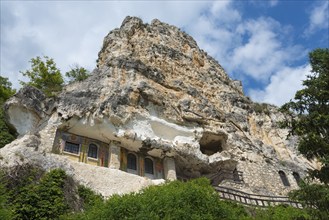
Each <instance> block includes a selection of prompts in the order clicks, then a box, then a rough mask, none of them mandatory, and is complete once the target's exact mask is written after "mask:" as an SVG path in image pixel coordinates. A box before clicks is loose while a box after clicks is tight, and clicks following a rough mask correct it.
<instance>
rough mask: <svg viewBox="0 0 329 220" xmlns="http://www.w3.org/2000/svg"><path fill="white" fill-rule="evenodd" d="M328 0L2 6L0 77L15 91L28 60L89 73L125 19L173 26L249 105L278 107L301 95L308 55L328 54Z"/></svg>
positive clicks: (8, 3) (3, 3) (20, 3)
mask: <svg viewBox="0 0 329 220" xmlns="http://www.w3.org/2000/svg"><path fill="white" fill-rule="evenodd" d="M328 8H329V1H326V0H320V1H312V0H305V1H301V0H285V1H283V0H282V1H280V0H267V1H266V0H263V1H258V0H249V1H247V0H244V1H230V0H227V1H226V0H222V1H155V2H154V1H121V2H119V1H3V0H2V1H1V39H0V40H1V45H0V46H1V47H0V52H1V57H0V58H1V59H0V64H1V65H0V74H1V76H4V77H8V78H9V79H10V81H11V82H12V83H13V85H14V87H15V88H19V87H20V85H19V83H18V80H23V81H24V80H26V79H24V77H23V76H22V75H21V74H20V73H19V71H21V70H26V69H28V68H29V66H30V64H29V60H30V59H31V58H32V57H36V56H42V55H47V56H50V57H52V58H54V60H55V62H56V63H57V66H58V67H59V68H60V69H61V71H62V73H63V74H64V73H65V72H66V71H67V70H69V68H70V66H72V65H73V64H79V65H81V66H84V67H86V68H87V69H89V70H93V69H94V68H95V64H96V62H95V61H96V59H97V54H98V51H99V50H100V48H101V46H102V42H103V38H104V37H105V36H106V34H107V33H108V32H109V31H110V30H112V29H114V28H116V27H120V25H121V22H122V21H123V19H124V18H125V17H126V16H127V15H130V16H138V17H140V18H142V19H143V21H144V22H147V23H150V22H151V21H152V19H154V18H158V19H159V20H161V21H163V22H166V23H169V24H172V25H175V26H178V27H180V28H181V29H183V30H184V31H186V32H187V33H188V34H190V35H191V36H192V37H193V38H194V39H195V40H196V41H197V43H198V45H199V47H200V48H201V49H203V50H205V51H206V52H207V53H208V54H210V55H211V56H213V57H214V58H215V59H216V60H218V62H219V63H220V64H221V65H222V66H223V67H224V69H225V70H226V71H227V73H228V74H229V76H230V77H231V78H233V79H238V80H241V81H242V84H243V86H244V91H245V94H246V95H248V96H250V97H251V98H252V99H253V100H254V101H258V102H267V103H271V104H275V105H281V104H283V103H285V102H287V101H289V100H290V99H292V98H293V96H294V94H295V92H296V91H297V90H298V89H301V88H302V80H303V79H305V76H306V75H307V74H308V73H309V71H310V66H309V64H308V53H309V52H310V51H311V50H313V49H315V48H324V47H329V27H328V26H329V24H328V20H329V11H328V10H329V9H328Z"/></svg>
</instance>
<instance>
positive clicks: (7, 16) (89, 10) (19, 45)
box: [0, 1, 210, 88]
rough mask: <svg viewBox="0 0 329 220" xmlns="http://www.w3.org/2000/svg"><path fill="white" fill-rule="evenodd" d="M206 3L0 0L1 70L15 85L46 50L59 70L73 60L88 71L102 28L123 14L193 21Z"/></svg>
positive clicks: (183, 22) (116, 23) (115, 24)
mask: <svg viewBox="0 0 329 220" xmlns="http://www.w3.org/2000/svg"><path fill="white" fill-rule="evenodd" d="M207 5H210V3H209V2H185V1H178V2H176V1H169V2H165V1H163V2H149V1H136V2H128V1H123V2H118V1H113V2H112V1H109V2H101V3H100V2H86V1H70V2H64V1H51V2H42V1H41V2H40V1H35V2H7V1H6V2H2V1H1V13H0V14H1V69H0V72H1V74H2V75H3V76H5V77H9V79H10V81H11V82H13V85H14V87H15V88H18V87H19V83H18V80H24V78H23V77H22V75H21V74H20V73H19V71H20V70H26V69H28V68H29V67H30V65H29V62H28V61H29V60H30V59H31V58H33V57H35V56H38V55H39V56H40V55H48V56H50V57H52V58H54V60H55V62H56V63H57V66H58V67H59V68H60V69H61V70H62V73H65V72H66V71H67V70H68V69H69V66H70V65H72V64H73V63H79V64H80V65H82V66H84V67H86V68H87V69H90V70H92V69H93V68H94V67H95V65H96V62H95V61H96V59H97V54H98V51H99V50H100V48H101V46H102V43H103V38H104V37H105V36H106V35H107V33H108V32H109V31H110V30H112V29H114V28H116V27H120V25H121V22H122V21H123V19H124V18H125V17H126V16H128V15H130V16H139V17H141V18H142V19H143V21H144V22H151V20H152V19H154V18H158V19H160V20H161V21H164V22H167V23H170V24H173V25H176V26H179V27H182V26H184V25H187V24H189V22H190V21H191V20H195V19H196V18H197V17H198V16H199V15H200V13H201V12H202V11H203V10H204V9H205V7H206V6H207Z"/></svg>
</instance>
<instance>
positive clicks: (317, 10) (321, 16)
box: [304, 1, 329, 36]
mask: <svg viewBox="0 0 329 220" xmlns="http://www.w3.org/2000/svg"><path fill="white" fill-rule="evenodd" d="M328 27H329V2H328V1H323V2H320V4H317V5H316V6H315V7H314V8H313V9H312V10H311V12H310V16H309V26H308V27H307V29H306V30H305V32H304V34H305V35H306V36H308V35H311V34H313V33H314V32H315V31H318V30H321V29H325V28H328Z"/></svg>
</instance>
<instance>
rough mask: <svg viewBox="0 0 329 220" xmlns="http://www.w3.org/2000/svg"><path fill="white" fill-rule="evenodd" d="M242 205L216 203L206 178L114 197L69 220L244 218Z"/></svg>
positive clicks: (217, 201)
mask: <svg viewBox="0 0 329 220" xmlns="http://www.w3.org/2000/svg"><path fill="white" fill-rule="evenodd" d="M247 216H248V215H247V213H246V212H245V210H244V208H243V207H242V206H238V205H234V204H231V203H226V202H223V201H221V200H219V197H218V195H217V193H216V192H215V191H214V189H213V188H212V187H211V185H210V184H209V181H208V180H207V179H196V180H192V181H189V182H187V183H183V182H179V181H174V182H170V183H167V184H165V185H161V186H151V187H149V188H147V189H145V190H143V191H142V192H140V193H132V194H128V195H122V196H119V195H114V196H112V197H111V198H110V199H109V200H107V201H105V202H100V203H97V204H96V205H95V206H94V207H93V208H92V209H90V210H89V211H86V212H84V213H81V214H79V215H75V216H71V219H221V218H223V219H244V218H247Z"/></svg>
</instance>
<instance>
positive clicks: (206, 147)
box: [200, 132, 226, 156]
mask: <svg viewBox="0 0 329 220" xmlns="http://www.w3.org/2000/svg"><path fill="white" fill-rule="evenodd" d="M225 141H226V137H225V136H224V135H219V134H213V133H208V132H205V133H204V134H203V136H202V138H201V140H200V150H201V152H202V153H203V154H205V155H208V156H210V155H213V154H215V153H217V152H221V151H223V149H224V145H225Z"/></svg>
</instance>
